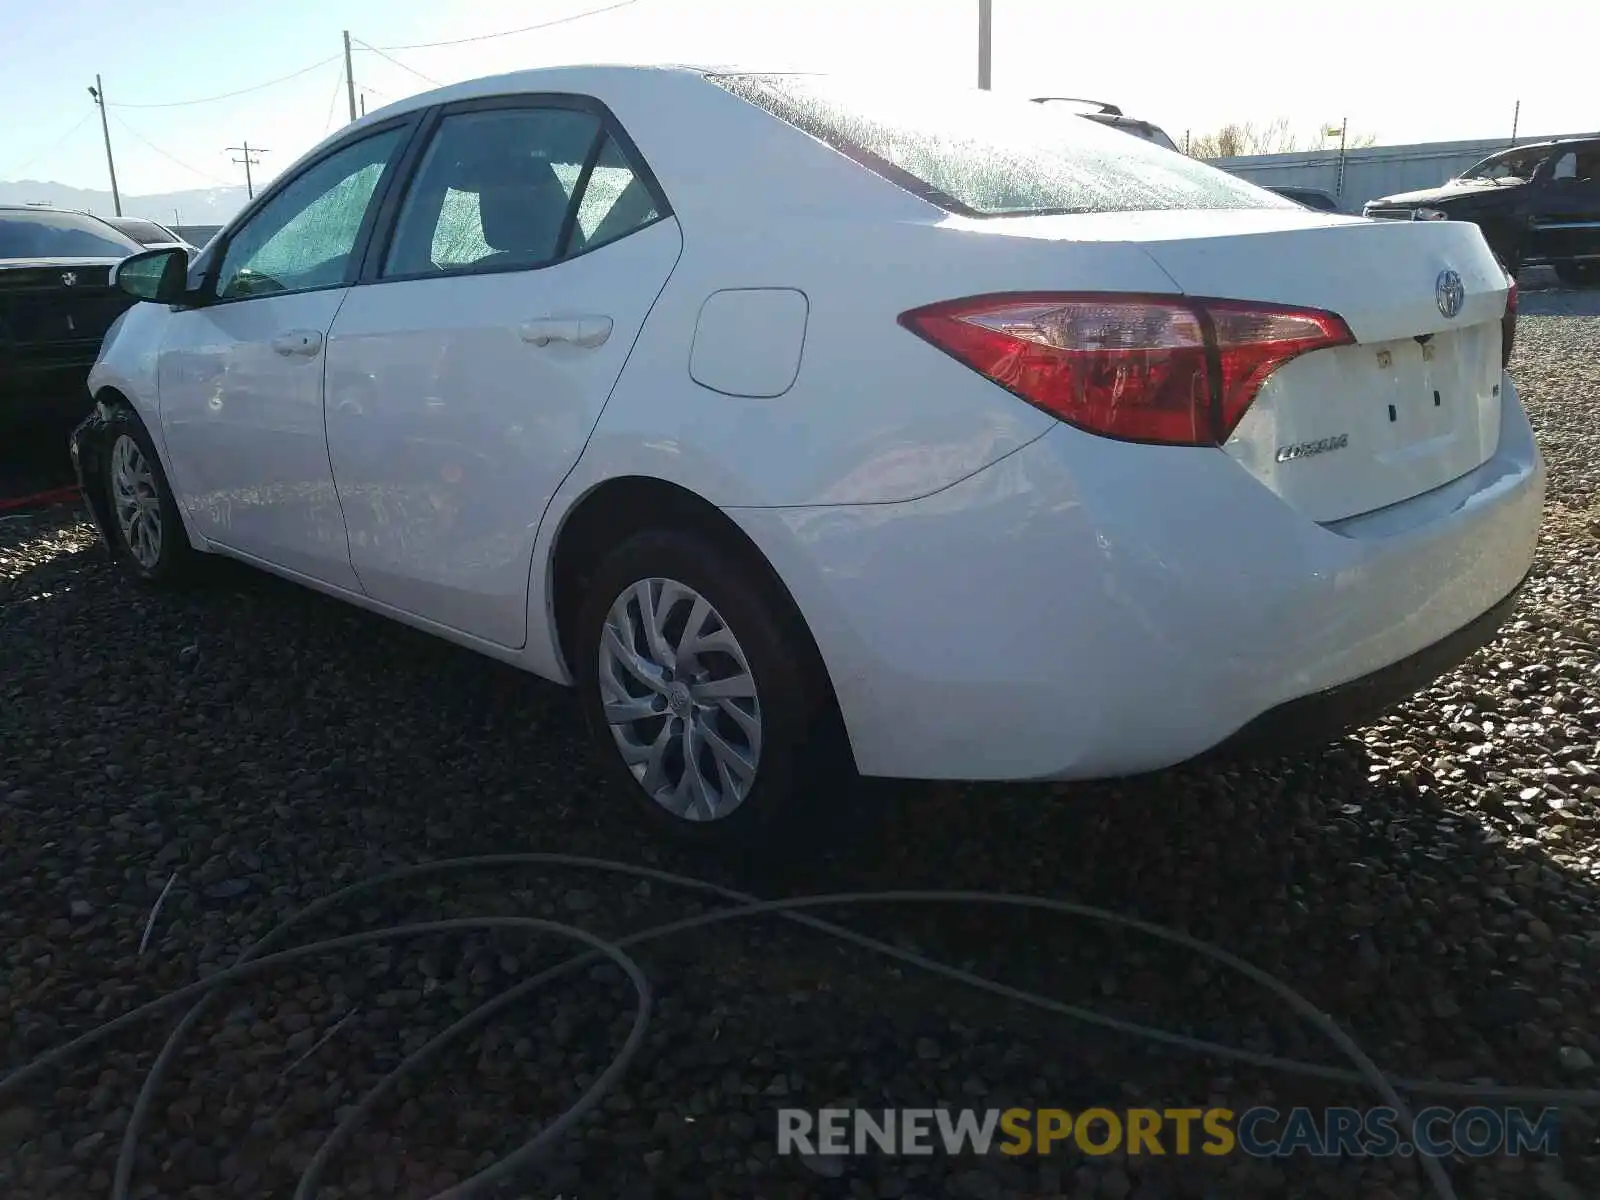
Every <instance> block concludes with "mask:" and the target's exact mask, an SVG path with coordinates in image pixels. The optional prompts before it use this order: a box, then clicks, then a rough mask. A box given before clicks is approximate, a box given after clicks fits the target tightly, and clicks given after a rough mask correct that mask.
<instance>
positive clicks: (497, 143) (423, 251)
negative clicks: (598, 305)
mask: <svg viewBox="0 0 1600 1200" xmlns="http://www.w3.org/2000/svg"><path fill="white" fill-rule="evenodd" d="M574 204H576V206H577V207H576V211H574V209H573V206H574ZM659 215H660V214H659V213H658V212H657V211H656V203H655V199H654V197H653V196H652V195H651V193H650V191H649V190H648V188H647V187H646V185H645V184H644V182H643V181H642V180H641V179H640V178H639V176H638V174H636V172H635V171H634V168H633V166H632V164H631V163H630V162H629V160H628V158H627V156H626V155H625V154H624V153H623V151H622V148H621V147H620V146H618V145H617V143H616V141H615V139H614V138H613V137H612V136H611V135H610V133H608V132H607V130H606V129H605V126H604V124H603V123H602V121H601V120H600V118H599V117H598V116H596V115H595V114H594V113H591V112H587V111H583V110H580V109H574V108H542V107H527V106H517V107H512V108H505V109H488V110H482V111H472V112H463V113H456V114H453V115H450V116H446V117H445V118H444V119H443V121H441V122H440V124H439V130H438V132H437V133H436V134H435V135H434V139H433V142H432V144H431V145H429V147H428V150H427V153H426V154H425V155H424V156H423V160H422V164H421V166H419V167H418V168H417V175H416V179H415V181H414V182H413V183H412V185H411V189H410V192H409V193H408V194H407V196H406V200H405V203H404V205H403V206H402V208H401V210H400V217H399V220H398V221H397V222H396V224H395V235H394V242H393V244H392V246H391V247H390V250H389V256H388V260H387V261H386V263H385V264H384V268H383V276H384V277H385V278H390V279H392V278H412V277H417V276H426V275H430V274H435V273H441V272H444V273H453V272H460V271H489V270H530V269H532V268H535V267H542V266H546V265H548V264H550V263H553V262H558V261H560V260H561V259H563V258H566V257H567V256H569V255H572V254H579V253H582V252H583V251H585V250H591V249H594V248H595V247H597V246H599V245H602V244H603V243H605V242H609V241H615V240H616V239H617V238H619V237H622V236H623V235H625V234H628V233H632V232H633V231H634V230H636V229H640V228H642V227H643V226H645V225H647V224H649V223H650V222H651V221H654V220H656V219H657V218H658V217H659Z"/></svg>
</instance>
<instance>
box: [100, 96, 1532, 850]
mask: <svg viewBox="0 0 1600 1200" xmlns="http://www.w3.org/2000/svg"><path fill="white" fill-rule="evenodd" d="M118 280H119V282H120V284H121V286H123V287H124V288H126V289H127V290H128V291H130V292H132V293H133V294H134V295H136V296H139V297H142V298H144V299H146V300H149V301H151V302H150V303H144V304H137V305H135V306H134V307H133V308H132V309H131V310H130V311H129V312H128V313H127V314H126V315H125V316H124V317H123V319H122V320H121V321H120V323H119V324H118V325H117V326H116V327H115V328H114V329H113V330H112V332H111V333H110V334H109V335H108V336H107V338H106V342H105V347H104V350H103V352H102V354H101V357H100V360H99V362H98V364H97V365H96V366H95V368H94V372H93V375H92V377H91V380H90V386H91V389H92V391H93V393H94V396H95V398H96V399H97V401H98V404H97V406H96V412H95V415H94V416H93V417H91V418H90V420H89V421H88V422H86V423H85V425H84V426H82V427H81V428H80V429H79V430H78V431H77V432H76V434H75V435H74V453H75V457H76V461H77V462H78V464H79V473H80V478H81V480H82V482H83V484H84V486H85V490H86V494H87V496H88V497H89V499H90V502H91V507H92V508H93V509H94V511H95V512H96V513H97V516H98V519H99V521H100V525H101V528H102V530H103V531H104V533H105V535H106V537H107V538H108V541H109V542H110V543H112V544H114V546H115V548H116V551H117V553H118V555H119V556H120V558H121V559H122V560H123V561H124V562H126V563H127V564H128V565H129V566H130V567H131V568H132V569H133V570H134V571H135V572H137V573H138V574H140V575H142V576H145V577H147V578H149V579H152V580H166V579H169V578H173V577H176V576H177V575H178V573H179V572H180V571H181V569H183V568H184V567H185V566H187V565H188V564H189V563H190V561H191V560H193V559H194V558H195V557H196V555H197V554H200V553H219V554H226V555H231V556H233V557H236V558H239V559H243V560H245V561H246V562H250V563H254V564H256V565H258V566H260V567H264V568H266V569H267V570H270V571H274V572H277V573H278V574H281V575H284V576H287V577H289V578H291V579H294V580H298V581H300V582H302V583H304V584H306V585H308V586H310V587H313V588H316V589H319V590H321V591H324V592H327V593H330V594H332V595H335V596H339V597H342V598H344V599H346V600H349V601H351V602H353V603H355V604H358V605H361V606H363V607H365V608H368V609H372V610H374V611H377V612H380V613H384V614H386V615H388V616H391V617H395V618H397V619H399V620H401V621H405V622H407V623H409V624H412V625H415V626H418V627H420V628H422V629H426V630H429V631H432V632H434V633H436V634H439V635H440V636H442V637H445V638H449V639H451V640H452V641H455V642H458V643H460V644H462V645H464V646H469V647H471V648H473V649H476V650H479V651H482V652H483V653H485V654H488V655H491V656H493V657H495V658H498V659H502V660H504V661H507V662H510V663H514V664H516V665H518V666H520V667H523V668H525V669H526V670H528V671H530V672H533V673H535V674H537V675H541V676H544V677H546V678H548V679H552V680H556V681H558V682H561V683H565V684H574V685H576V687H577V688H578V690H579V692H580V694H581V700H582V704H583V707H584V710H585V712H586V714H587V716H588V719H589V721H590V723H591V725H592V726H593V728H594V730H595V733H596V736H597V738H598V741H599V744H600V746H601V747H602V750H603V753H604V754H605V755H606V757H607V759H608V761H609V762H610V764H611V769H613V770H614V771H615V772H616V774H617V776H618V781H619V783H620V784H621V785H622V786H623V787H624V788H626V789H627V790H629V791H631V792H632V793H633V794H634V796H635V797H636V798H637V800H638V801H639V802H640V807H641V809H642V810H643V811H645V812H649V813H652V814H654V816H655V817H656V818H657V819H658V820H659V821H660V822H661V823H662V825H663V826H665V827H666V828H669V829H674V830H678V831H680V832H682V833H683V834H684V835H685V836H687V837H690V838H702V839H711V840H712V841H715V842H721V841H723V840H726V841H727V842H729V843H733V844H738V845H746V844H750V843H753V842H760V841H768V842H770V841H772V840H773V839H775V838H780V837H782V836H784V835H785V834H788V833H791V832H793V831H795V830H797V829H800V828H803V827H804V826H806V825H808V824H811V823H814V822H815V821H816V818H817V815H818V813H819V811H820V810H821V808H822V806H824V805H825V804H827V803H829V802H832V801H833V800H835V799H836V798H838V797H840V796H844V795H848V794H849V792H848V789H842V788H840V787H838V786H837V783H838V781H839V780H840V779H841V778H844V777H848V774H849V773H850V772H856V771H858V772H861V773H864V774H867V775H876V776H897V777H914V778H926V779H973V780H983V779H1029V780H1034V779H1055V780H1072V779H1087V778H1094V777H1104V776H1114V775H1122V774H1129V773H1137V772H1144V771H1150V770H1155V769H1159V768H1163V767H1166V766H1169V765H1171V764H1175V763H1179V762H1182V761H1185V760H1188V759H1191V758H1193V757H1195V756H1198V755H1202V754H1205V753H1207V752H1211V751H1213V750H1227V749H1231V748H1233V747H1238V746H1255V747H1265V748H1266V749H1268V750H1277V749H1281V748H1284V747H1287V746H1289V745H1291V744H1293V742H1294V740H1296V739H1303V738H1305V737H1306V736H1311V737H1320V738H1327V737H1331V736H1334V735H1336V734H1337V733H1338V732H1340V731H1341V730H1342V729H1343V728H1345V727H1347V725H1348V723H1349V722H1351V721H1356V720H1360V719H1363V718H1367V717H1370V716H1371V715H1373V714H1375V713H1376V712H1378V711H1381V710H1382V708H1383V707H1384V706H1385V705H1387V704H1389V703H1392V702H1393V701H1394V700H1396V699H1398V698H1400V697H1403V696H1405V695H1408V694H1410V693H1411V692H1413V691H1414V690H1415V689H1417V688H1418V687H1421V686H1425V685H1426V684H1427V683H1428V682H1429V681H1431V680H1432V679H1433V678H1434V677H1436V676H1437V675H1438V674H1439V673H1441V672H1443V671H1445V670H1447V669H1449V668H1450V667H1452V666H1453V665H1454V664H1455V663H1456V662H1458V661H1459V660H1460V659H1461V658H1463V657H1464V656H1465V655H1466V654H1467V653H1468V652H1469V651H1470V650H1472V649H1473V648H1474V647H1476V646H1477V645H1479V644H1481V643H1482V642H1483V641H1485V640H1486V639H1487V638H1489V637H1490V636H1492V634H1493V632H1494V630H1495V628H1496V627H1497V626H1498V625H1499V623H1500V622H1501V621H1502V620H1503V618H1504V616H1505V614H1506V612H1507V610H1508V607H1509V605H1510V603H1511V599H1512V597H1513V596H1514V594H1515V592H1516V590H1517V588H1518V586H1519V584H1520V582H1521V581H1522V579H1523V577H1524V575H1525V574H1526V573H1527V571H1528V569H1529V566H1530V563H1531V561H1532V557H1533V551H1534V542H1535V537H1536V533H1537V530H1538V526H1539V520H1540V510H1541V503H1542V498H1543V492H1544V468H1543V464H1542V462H1541V460H1540V457H1539V453H1538V451H1537V449H1536V448H1535V445H1534V441H1533V437H1532V435H1531V433H1530V430H1529V425H1528V421H1527V418H1526V416H1525V414H1524V412H1523V409H1522V406H1521V403H1520V402H1519V400H1518V398H1517V393H1516V389H1515V387H1514V386H1513V384H1512V382H1511V380H1510V379H1509V378H1508V377H1507V375H1506V374H1505V373H1504V370H1503V367H1504V365H1505V359H1506V357H1507V355H1508V354H1509V334H1510V331H1511V329H1512V325H1513V322H1514V319H1515V308H1514V291H1513V290H1511V289H1510V288H1509V287H1508V280H1507V279H1506V277H1505V275H1504V274H1503V273H1502V272H1501V271H1500V269H1499V268H1498V266H1497V265H1496V263H1495V259H1494V256H1493V255H1492V254H1490V252H1489V250H1488V248H1487V247H1486V246H1485V244H1484V241H1483V238H1482V236H1481V235H1480V234H1479V232H1478V231H1477V229H1476V228H1474V227H1472V226H1470V225H1463V224H1458V223H1453V222H1437V223H1434V222H1418V223H1414V224H1413V223H1404V224H1402V223H1399V222H1381V221H1367V220H1363V219H1360V218H1354V217H1340V216H1332V215H1327V214H1322V213H1316V212H1312V211H1309V210H1307V209H1305V208H1303V207H1301V206H1299V205H1296V204H1294V203H1292V202H1291V201H1288V200H1285V199H1282V198H1280V197H1277V196H1274V195H1272V194H1270V193H1268V192H1266V191H1263V190H1261V189H1258V188H1256V187H1254V186H1252V185H1250V184H1248V183H1245V182H1243V181H1241V180H1239V179H1236V178H1234V177H1232V176H1229V175H1226V174H1224V173H1222V172H1220V171H1217V170H1214V169H1212V168H1210V167H1208V166H1205V165H1204V164H1202V163H1199V162H1196V161H1194V160H1192V159H1189V158H1185V157H1184V156H1182V155H1179V154H1174V153H1172V152H1170V151H1167V150H1164V149H1161V148H1159V147H1157V146H1153V145H1149V144H1147V143H1143V142H1140V141H1138V140H1137V139H1133V138H1129V137H1128V136H1126V135H1125V134H1123V133H1120V132H1118V131H1117V130H1115V129H1110V128H1105V127H1102V126H1100V125H1097V124H1095V123H1093V122H1090V121H1073V122H1063V121H1061V120H1059V119H1057V118H1055V117H1053V116H1051V115H1050V114H1048V113H1047V112H1045V111H1044V108H1043V106H1040V105H1035V104H1031V103H1029V102H1028V101H1026V100H1014V101H1013V100H1006V99H1002V98H1000V97H997V96H993V95H991V94H987V93H979V92H974V93H965V92H951V93H948V94H940V93H929V94H917V93H914V92H909V91H907V90H905V89H902V88H898V87H897V88H894V89H892V90H890V89H878V88H876V87H874V86H872V85H869V84H858V83H852V82H849V81H844V80H839V79H831V78H828V77H821V76H804V75H784V76H758V75H747V74H715V73H708V72H705V71H697V70H690V69H680V68H672V69H667V68H660V69H656V68H635V67H593V68H577V67H573V68H560V69H551V70H540V71H529V72H526V73H519V74H511V75H505V76H500V77H498V78H492V79H482V80H477V81H474V82H470V83H463V84H458V85H454V86H451V87H447V88H443V89H441V90H438V91H435V92H431V93H427V94H424V95H420V96H416V97H413V98H411V99H409V100H405V101H403V102H401V103H399V104H397V105H393V106H391V107H389V108H386V109H384V110H382V111H379V112H375V113H373V114H371V115H369V116H367V117H366V118H365V119H363V120H361V121H358V122H356V123H354V124H353V125H351V126H349V127H348V128H346V129H345V130H343V131H341V132H340V133H338V134H337V135H335V136H334V137H333V138H331V139H330V140H328V141H327V142H325V143H323V144H322V145H321V146H319V147H317V148H316V149H315V150H313V151H312V152H311V153H310V154H308V155H307V156H306V157H305V158H303V159H301V160H300V162H299V163H297V164H296V165H295V166H294V167H292V168H290V169H289V170H288V171H286V172H285V173H284V174H283V175H282V176H281V177H280V178H279V179H278V180H277V181H276V182H275V183H274V184H273V185H272V187H271V188H270V189H268V190H267V191H266V192H264V193H263V194H262V195H261V196H259V197H258V198H257V199H256V200H255V202H254V203H253V204H251V205H250V206H249V207H248V208H247V209H246V210H245V211H244V212H243V213H241V214H240V215H239V217H238V218H236V219H235V220H234V221H233V223H232V224H230V225H229V226H228V227H227V228H226V229H224V230H223V232H222V233H221V234H220V235H218V237H217V238H216V239H215V240H214V241H212V242H211V243H210V244H209V245H208V247H207V248H206V250H205V251H204V252H203V253H202V254H201V256H200V257H199V258H198V259H197V260H196V262H195V263H194V265H193V267H192V268H186V265H185V263H184V262H183V258H182V256H181V255H177V254H174V253H171V252H165V251H157V252H152V253H149V254H145V255H139V256H135V257H133V258H131V259H129V260H128V261H127V262H126V263H125V264H124V265H123V266H122V267H121V268H120V269H119V272H118Z"/></svg>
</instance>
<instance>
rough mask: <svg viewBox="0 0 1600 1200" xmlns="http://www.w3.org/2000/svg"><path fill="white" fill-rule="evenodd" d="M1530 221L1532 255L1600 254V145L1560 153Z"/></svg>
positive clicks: (1545, 259) (1568, 256) (1573, 256)
mask: <svg viewBox="0 0 1600 1200" xmlns="http://www.w3.org/2000/svg"><path fill="white" fill-rule="evenodd" d="M1533 186H1535V187H1537V188H1539V192H1538V194H1537V198H1536V199H1535V207H1534V211H1533V212H1532V214H1531V219H1530V222H1529V257H1530V258H1536V259H1538V260H1539V261H1541V262H1550V261H1560V260H1563V259H1585V258H1592V257H1596V256H1600V145H1597V146H1595V147H1593V148H1574V149H1572V150H1567V151H1564V152H1562V153H1560V154H1558V155H1557V156H1556V158H1555V160H1554V162H1553V164H1552V165H1551V168H1550V174H1549V176H1548V177H1546V178H1545V179H1544V180H1543V181H1542V183H1536V184H1534V185H1533Z"/></svg>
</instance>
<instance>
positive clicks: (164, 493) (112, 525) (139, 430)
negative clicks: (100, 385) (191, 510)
mask: <svg viewBox="0 0 1600 1200" xmlns="http://www.w3.org/2000/svg"><path fill="white" fill-rule="evenodd" d="M125 440H126V441H129V442H131V443H132V444H133V446H134V447H135V448H136V449H137V451H138V459H139V460H140V461H141V462H142V463H143V464H144V465H145V466H146V467H147V468H148V476H149V481H148V486H145V485H143V484H141V485H140V486H139V487H138V488H137V489H136V490H137V491H138V492H139V493H140V494H141V495H145V496H147V497H148V499H149V501H150V504H149V505H148V506H146V508H145V511H144V514H143V515H142V516H140V517H137V518H135V520H134V522H125V521H124V514H125V513H126V512H127V505H126V504H125V503H124V502H122V501H119V494H121V495H123V496H124V497H125V496H126V489H125V488H119V482H118V479H117V478H116V476H117V474H118V471H119V462H120V460H119V444H120V443H122V442H123V441H125ZM100 469H101V480H100V483H101V487H102V488H103V489H104V493H103V494H104V496H105V504H106V518H107V521H106V524H107V527H108V532H109V534H110V537H111V554H112V558H113V559H114V560H115V561H116V563H117V565H118V566H119V567H121V568H122V569H123V570H125V571H127V572H128V573H129V574H131V575H133V576H135V577H136V578H138V579H140V580H143V581H144V582H146V583H150V584H155V585H158V586H162V587H170V586H174V585H177V584H180V583H183V582H186V581H187V580H188V579H189V578H190V577H191V576H192V574H193V569H194V565H195V560H196V559H197V558H198V557H199V556H198V555H197V554H196V553H195V550H194V547H192V546H191V545H189V535H188V534H187V533H186V532H185V531H184V527H183V517H182V516H181V515H180V514H179V512H178V503H177V501H176V500H175V499H174V498H173V495H172V485H171V484H170V483H168V482H167V473H166V471H165V470H164V469H163V468H162V465H161V456H160V455H158V454H157V453H156V448H155V443H154V442H153V441H152V440H151V437H150V432H149V430H147V429H146V428H145V427H144V422H143V421H141V420H140V419H139V414H138V413H136V412H134V411H133V410H132V409H129V408H125V407H120V406H119V407H117V408H115V409H113V410H112V411H111V413H110V414H109V415H108V417H107V418H106V423H105V428H104V430H103V431H102V434H101V443H100ZM152 514H153V515H155V516H157V517H158V518H159V520H158V521H157V522H155V523H154V530H155V533H156V541H157V543H158V549H157V551H156V552H155V553H154V554H153V555H152V554H149V553H148V552H147V547H148V545H149V543H148V542H146V543H144V544H143V545H142V546H141V547H140V548H139V549H135V546H134V542H133V541H130V525H131V524H136V523H137V522H138V521H146V522H147V523H146V525H145V528H146V530H147V531H148V530H149V529H150V528H151V527H152V526H151V525H150V524H149V523H148V517H149V516H150V515H152ZM134 540H135V541H137V540H138V539H137V538H135V539H134Z"/></svg>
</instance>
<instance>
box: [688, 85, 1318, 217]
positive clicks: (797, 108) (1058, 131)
mask: <svg viewBox="0 0 1600 1200" xmlns="http://www.w3.org/2000/svg"><path fill="white" fill-rule="evenodd" d="M711 78H712V81H713V82H715V83H717V84H719V85H721V86H722V87H723V88H725V89H727V90H728V91H730V92H732V93H734V94H735V95H737V96H739V97H741V98H742V99H744V100H747V101H749V102H750V103H752V104H754V105H756V106H758V107H759V108H762V109H765V110H766V111H767V112H769V113H771V114H772V115H773V116H775V117H777V118H779V119H780V120H783V121H786V122H788V123H789V124H791V125H794V126H795V127H797V128H799V129H801V130H804V131H805V132H806V133H808V134H810V135H811V136H812V137H814V138H817V139H818V140H819V141H822V142H824V143H826V144H827V145H829V146H831V147H833V148H834V149H835V150H838V151H839V152H840V153H842V154H845V155H847V156H849V157H850V158H852V159H854V160H855V161H856V162H857V163H859V164H860V165H861V166H863V167H865V168H867V169H868V170H870V171H873V172H875V173H876V174H879V175H882V176H883V177H884V178H885V179H888V180H889V181H891V182H893V183H895V184H898V185H899V186H901V187H903V188H905V189H906V190H907V191H911V192H914V193H916V194H917V195H919V196H921V197H923V198H924V199H926V200H928V201H930V202H932V203H933V204H936V205H938V206H939V207H941V208H943V209H945V210H947V211H949V212H955V213H963V214H966V215H969V216H1021V215H1028V214H1043V213H1089V212H1140V211H1150V210H1154V209H1185V208H1292V207H1294V206H1293V205H1292V204H1291V203H1290V202H1289V201H1287V200H1284V199H1283V198H1282V197H1279V196H1274V195H1272V194H1271V193H1270V192H1266V191H1264V190H1262V189H1260V188H1257V187H1254V186H1252V185H1251V184H1248V183H1246V182H1244V181H1243V180H1241V179H1237V178H1235V177H1233V176H1231V175H1227V174H1225V173H1223V172H1222V171H1219V170H1216V169H1215V168H1213V167H1208V166H1206V165H1205V164H1204V163H1202V162H1199V161H1197V160H1195V159H1192V158H1188V157H1186V156H1185V155H1182V154H1175V153H1173V152H1172V151H1170V150H1164V149H1162V148H1161V147H1159V146H1156V145H1154V144H1152V143H1150V142H1147V141H1145V140H1143V139H1142V138H1138V137H1130V136H1129V135H1128V134H1126V133H1123V132H1121V131H1119V130H1114V129H1107V128H1104V127H1101V126H1099V125H1097V124H1095V122H1093V121H1086V120H1084V119H1083V118H1082V117H1081V116H1080V115H1078V114H1076V113H1062V112H1049V111H1046V107H1045V106H1043V105H1038V104H1034V103H1032V102H1030V101H1027V100H1014V99H1009V98H1005V97H1000V96H995V95H992V94H991V93H988V92H978V91H973V92H964V91H949V92H914V91H907V90H902V89H899V88H889V87H886V86H884V85H881V84H873V83H867V82H856V81H853V80H844V79H835V78H830V77H828V76H822V75H720V76H712V77H711Z"/></svg>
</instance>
